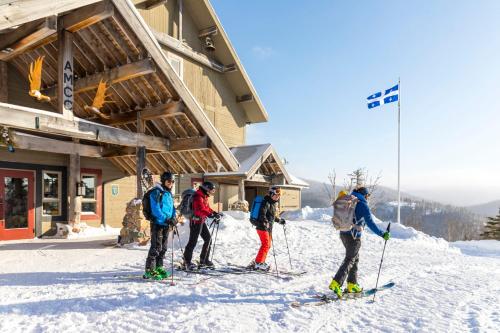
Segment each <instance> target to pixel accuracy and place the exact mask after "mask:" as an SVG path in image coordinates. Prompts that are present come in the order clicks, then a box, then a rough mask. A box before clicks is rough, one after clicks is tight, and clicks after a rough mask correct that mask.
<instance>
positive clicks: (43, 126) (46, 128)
mask: <svg viewBox="0 0 500 333" xmlns="http://www.w3.org/2000/svg"><path fill="white" fill-rule="evenodd" d="M0 125H5V126H8V127H12V128H19V129H25V130H30V131H35V132H44V133H50V134H58V135H63V136H67V137H72V138H78V139H84V140H89V141H95V142H102V143H108V144H113V145H118V146H127V147H137V146H138V145H141V146H145V147H146V148H147V149H150V150H154V151H168V149H169V141H168V140H167V139H165V138H160V137H154V136H150V135H145V134H138V133H132V132H129V131H126V130H122V129H119V128H115V127H110V126H106V125H102V124H98V123H95V122H92V121H88V120H85V119H81V118H78V117H74V118H73V120H72V121H71V120H68V119H65V118H64V117H63V116H62V115H60V114H57V113H54V112H50V111H42V110H37V109H31V108H27V107H23V106H19V105H13V104H6V103H0Z"/></svg>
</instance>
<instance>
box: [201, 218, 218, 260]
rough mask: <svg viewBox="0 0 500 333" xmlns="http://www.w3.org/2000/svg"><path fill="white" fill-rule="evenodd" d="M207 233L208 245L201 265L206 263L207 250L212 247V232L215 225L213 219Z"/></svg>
mask: <svg viewBox="0 0 500 333" xmlns="http://www.w3.org/2000/svg"><path fill="white" fill-rule="evenodd" d="M210 229H212V231H210ZM209 231H210V243H208V246H207V248H208V249H207V252H206V253H205V256H204V257H203V263H204V262H206V261H207V258H208V252H209V249H210V248H211V247H212V236H213V234H214V231H215V224H214V220H213V219H212V222H211V223H210V227H209ZM203 263H200V264H203Z"/></svg>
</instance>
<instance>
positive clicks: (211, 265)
mask: <svg viewBox="0 0 500 333" xmlns="http://www.w3.org/2000/svg"><path fill="white" fill-rule="evenodd" d="M198 268H200V269H215V265H214V263H213V262H211V261H210V260H208V259H207V260H205V261H202V262H200V265H199V266H198Z"/></svg>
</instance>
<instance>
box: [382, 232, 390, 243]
mask: <svg viewBox="0 0 500 333" xmlns="http://www.w3.org/2000/svg"><path fill="white" fill-rule="evenodd" d="M382 238H383V239H385V240H386V241H387V240H389V238H391V233H390V232H389V231H386V232H384V234H383V235H382Z"/></svg>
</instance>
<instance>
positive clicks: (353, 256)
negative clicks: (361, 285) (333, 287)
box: [334, 233, 361, 285]
mask: <svg viewBox="0 0 500 333" xmlns="http://www.w3.org/2000/svg"><path fill="white" fill-rule="evenodd" d="M340 240H341V241H342V244H344V247H345V258H344V261H343V262H342V265H340V267H339V270H338V271H337V274H335V277H334V279H335V281H337V282H338V283H339V284H340V285H342V284H344V281H345V279H346V277H347V282H350V283H358V262H359V249H360V248H361V239H359V238H358V239H354V238H353V237H352V235H351V233H345V234H344V233H340Z"/></svg>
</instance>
